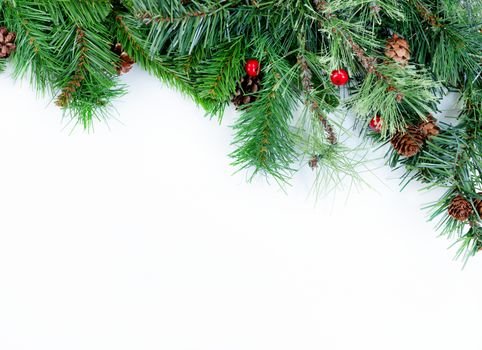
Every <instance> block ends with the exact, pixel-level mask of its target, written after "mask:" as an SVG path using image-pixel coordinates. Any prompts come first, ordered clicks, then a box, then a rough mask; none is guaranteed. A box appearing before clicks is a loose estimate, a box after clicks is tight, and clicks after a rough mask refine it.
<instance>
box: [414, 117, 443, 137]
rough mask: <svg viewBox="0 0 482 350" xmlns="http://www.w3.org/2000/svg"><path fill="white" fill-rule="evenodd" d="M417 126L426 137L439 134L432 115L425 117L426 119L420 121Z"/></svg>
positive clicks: (435, 120)
mask: <svg viewBox="0 0 482 350" xmlns="http://www.w3.org/2000/svg"><path fill="white" fill-rule="evenodd" d="M418 128H419V129H420V131H421V132H422V134H423V135H424V136H425V137H426V138H427V139H429V138H431V137H433V136H437V135H438V134H440V128H439V126H438V125H437V119H435V118H434V117H433V116H432V115H429V116H428V117H427V121H426V122H423V123H421V124H420V125H419V126H418Z"/></svg>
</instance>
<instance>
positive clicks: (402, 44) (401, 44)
mask: <svg viewBox="0 0 482 350" xmlns="http://www.w3.org/2000/svg"><path fill="white" fill-rule="evenodd" d="M385 55H386V56H387V57H390V58H391V59H393V60H394V61H396V62H398V63H400V64H402V65H404V66H405V65H407V64H408V60H409V59H410V47H409V45H408V42H407V40H405V39H403V38H400V37H399V36H398V35H397V34H393V36H392V37H391V38H390V39H388V40H387V44H386V46H385Z"/></svg>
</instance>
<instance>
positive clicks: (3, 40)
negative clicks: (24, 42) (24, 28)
mask: <svg viewBox="0 0 482 350" xmlns="http://www.w3.org/2000/svg"><path fill="white" fill-rule="evenodd" d="M16 38H17V35H16V34H15V33H12V32H9V31H8V30H7V28H5V27H0V58H7V57H8V56H10V54H11V53H12V52H13V51H14V50H15V49H16V46H15V39H16Z"/></svg>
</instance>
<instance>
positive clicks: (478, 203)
mask: <svg viewBox="0 0 482 350" xmlns="http://www.w3.org/2000/svg"><path fill="white" fill-rule="evenodd" d="M477 194H478V195H479V196H481V197H482V192H479V193H477ZM474 206H475V209H477V213H478V214H479V217H480V218H481V219H482V199H476V200H475V201H474Z"/></svg>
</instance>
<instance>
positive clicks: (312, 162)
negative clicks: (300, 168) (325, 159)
mask: <svg viewBox="0 0 482 350" xmlns="http://www.w3.org/2000/svg"><path fill="white" fill-rule="evenodd" d="M319 158H320V157H319V156H318V155H314V156H313V157H311V159H310V160H309V161H308V165H309V167H310V168H311V170H315V169H316V168H318V161H319V160H320V159H319Z"/></svg>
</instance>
